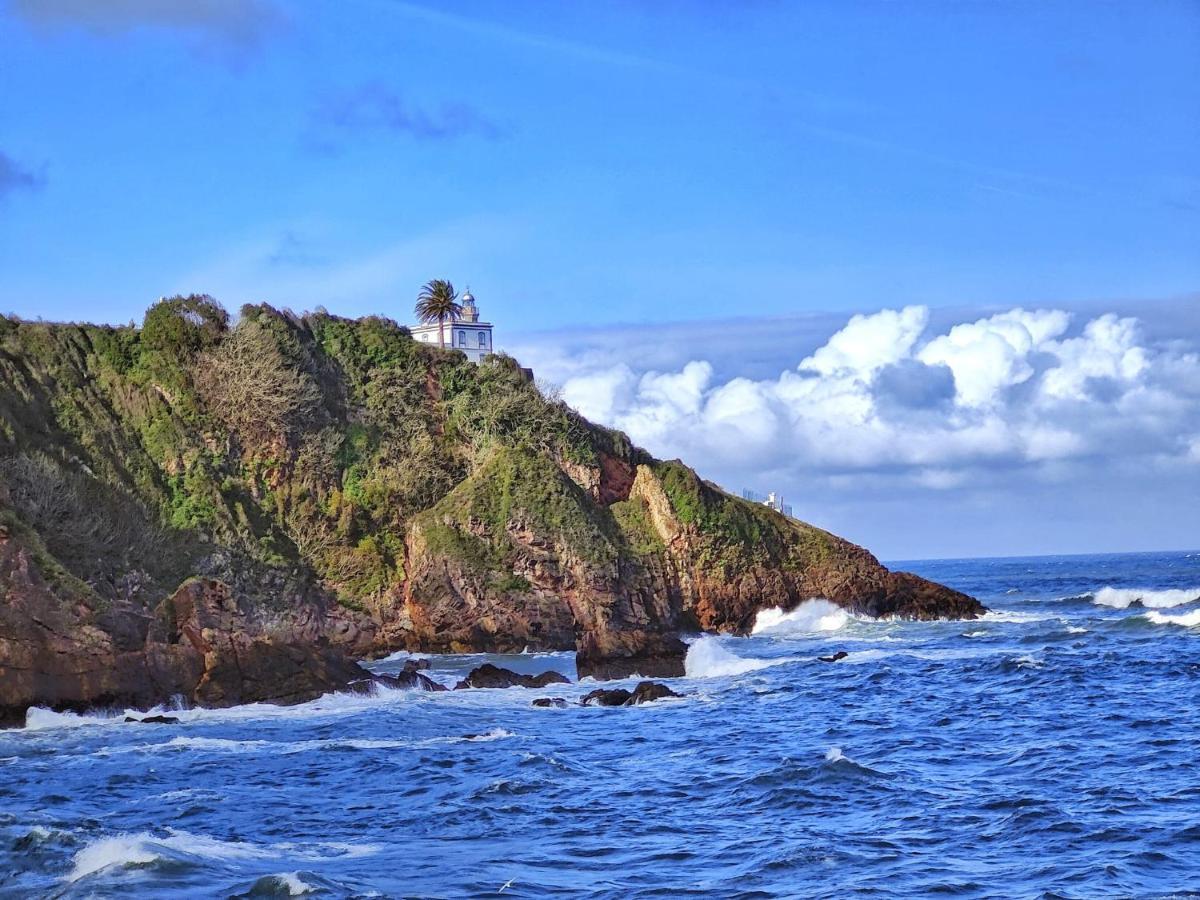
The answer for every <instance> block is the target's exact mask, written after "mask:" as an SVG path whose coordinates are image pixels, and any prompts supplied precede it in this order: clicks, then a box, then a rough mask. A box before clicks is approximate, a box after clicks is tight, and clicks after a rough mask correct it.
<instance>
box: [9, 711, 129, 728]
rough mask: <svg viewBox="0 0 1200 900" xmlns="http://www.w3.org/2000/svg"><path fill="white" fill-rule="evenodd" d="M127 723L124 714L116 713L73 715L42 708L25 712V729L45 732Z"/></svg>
mask: <svg viewBox="0 0 1200 900" xmlns="http://www.w3.org/2000/svg"><path fill="white" fill-rule="evenodd" d="M123 721H125V717H124V715H122V714H118V713H114V712H107V713H105V712H93V713H73V712H55V711H54V710H52V709H45V708H43V707H41V706H31V707H29V709H27V710H26V711H25V729H26V730H27V731H44V730H46V729H49V728H79V727H81V726H84V725H112V724H115V723H120V722H123Z"/></svg>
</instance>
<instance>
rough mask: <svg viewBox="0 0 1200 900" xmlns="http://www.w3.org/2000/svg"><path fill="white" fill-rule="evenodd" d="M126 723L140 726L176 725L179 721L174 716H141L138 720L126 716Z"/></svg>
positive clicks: (134, 717)
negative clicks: (134, 723)
mask: <svg viewBox="0 0 1200 900" xmlns="http://www.w3.org/2000/svg"><path fill="white" fill-rule="evenodd" d="M125 721H126V722H137V723H139V724H142V725H178V724H179V719H178V718H176V717H175V716H142V717H141V718H140V719H139V718H137V717H136V716H126V717H125Z"/></svg>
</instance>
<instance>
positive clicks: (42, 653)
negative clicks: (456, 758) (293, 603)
mask: <svg viewBox="0 0 1200 900" xmlns="http://www.w3.org/2000/svg"><path fill="white" fill-rule="evenodd" d="M39 559H40V564H39ZM45 569H48V570H49V572H46V573H44V570H45ZM0 587H2V589H3V594H2V596H0V722H3V723H4V724H20V723H21V722H22V721H23V720H24V714H25V710H26V709H27V708H28V707H29V706H33V705H38V706H48V707H51V708H55V709H71V710H83V709H88V708H92V707H99V706H115V707H126V706H130V707H148V706H152V705H155V704H157V703H161V702H163V701H166V700H169V699H171V698H180V699H182V700H183V701H185V702H187V703H190V704H198V705H203V706H232V705H235V704H241V703H257V702H267V703H281V704H287V703H299V702H303V701H305V700H311V699H313V698H315V697H318V696H320V695H321V694H324V693H327V692H329V691H335V690H343V689H346V688H347V687H349V686H350V685H351V684H353V683H356V682H357V683H368V682H370V681H372V680H373V679H374V676H373V675H371V673H370V672H368V671H367V670H365V669H363V668H362V667H361V666H359V665H358V664H357V663H355V662H353V661H352V660H351V659H349V658H348V657H347V656H346V655H345V654H344V653H343V652H342V651H341V650H340V649H338V648H337V647H335V646H334V645H331V644H329V643H328V642H327V641H325V640H322V639H311V638H309V637H308V634H309V629H310V628H311V627H312V620H313V619H314V618H318V617H319V616H320V612H319V611H315V610H305V611H303V614H302V615H298V616H296V615H295V613H296V612H297V611H295V610H292V611H290V613H291V614H290V615H289V616H287V617H281V620H280V621H278V622H275V623H273V624H268V623H266V622H264V621H263V620H262V619H261V617H255V616H251V615H248V613H247V610H245V609H244V608H242V607H241V606H239V604H238V602H237V600H236V599H235V598H234V597H233V595H232V594H231V592H230V590H229V588H228V587H227V586H225V585H224V584H222V583H220V582H216V581H211V580H206V579H195V580H192V581H190V582H188V583H187V584H185V585H183V586H182V587H180V589H179V590H178V591H176V593H175V594H174V595H172V596H171V597H169V598H167V599H166V600H164V601H163V602H162V603H161V604H160V605H159V606H158V607H157V608H156V609H155V611H154V613H153V614H151V615H147V614H144V613H142V612H140V611H139V610H138V609H137V608H135V607H123V606H119V605H115V604H112V605H110V604H103V603H100V602H97V600H96V598H95V597H94V595H92V594H91V593H90V592H89V591H88V590H87V588H86V586H85V585H83V584H80V583H76V582H74V581H73V580H72V579H71V578H70V576H68V575H67V574H66V573H64V572H61V571H59V570H56V569H55V568H54V566H53V564H52V562H50V561H49V560H47V559H46V557H45V555H44V549H43V548H40V547H39V546H38V545H37V540H36V537H33V536H29V535H26V536H25V537H24V538H22V537H21V536H20V535H18V534H16V533H14V530H13V529H12V528H11V527H10V526H0ZM285 622H286V623H288V624H285Z"/></svg>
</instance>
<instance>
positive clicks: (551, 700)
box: [533, 697, 569, 709]
mask: <svg viewBox="0 0 1200 900" xmlns="http://www.w3.org/2000/svg"><path fill="white" fill-rule="evenodd" d="M533 705H534V706H540V707H543V708H546V707H557V708H559V709H562V708H564V707H566V706H568V705H569V704H568V703H567V701H566V700H564V699H563V698H562V697H538V698H537V699H536V700H534V701H533Z"/></svg>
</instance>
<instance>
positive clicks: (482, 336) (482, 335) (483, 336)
mask: <svg viewBox="0 0 1200 900" xmlns="http://www.w3.org/2000/svg"><path fill="white" fill-rule="evenodd" d="M479 346H480V348H481V349H482V348H484V347H486V346H487V332H486V331H481V332H479Z"/></svg>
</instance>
